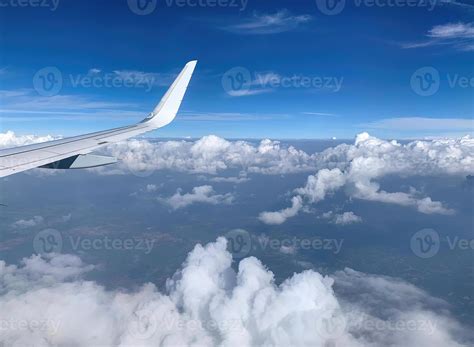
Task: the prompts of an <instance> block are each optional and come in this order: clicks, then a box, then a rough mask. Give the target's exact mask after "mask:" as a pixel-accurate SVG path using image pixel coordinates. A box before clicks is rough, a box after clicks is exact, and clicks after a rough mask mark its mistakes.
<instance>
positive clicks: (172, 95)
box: [0, 61, 197, 177]
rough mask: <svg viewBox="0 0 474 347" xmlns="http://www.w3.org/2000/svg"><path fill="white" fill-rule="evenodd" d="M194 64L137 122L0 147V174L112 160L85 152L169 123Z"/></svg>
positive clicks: (96, 164) (91, 165) (110, 162)
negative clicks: (2, 148)
mask: <svg viewBox="0 0 474 347" xmlns="http://www.w3.org/2000/svg"><path fill="white" fill-rule="evenodd" d="M196 64H197V61H190V62H189V63H187V64H186V66H185V67H184V69H183V70H182V71H181V73H180V74H179V76H178V77H177V78H176V80H175V81H174V82H173V84H172V85H171V87H170V88H169V89H168V91H167V92H166V94H165V95H164V96H163V98H162V99H161V101H160V103H159V104H158V105H157V106H156V107H155V109H154V110H153V112H151V113H150V115H149V116H148V117H147V118H145V119H144V120H143V121H141V122H140V123H138V124H134V125H130V126H125V127H121V128H115V129H111V130H105V131H99V132H95V133H91V134H86V135H80V136H74V137H69V138H65V139H61V140H55V141H49V142H44V143H39V144H34V145H28V146H22V147H16V148H10V149H4V150H0V177H5V176H9V175H13V174H15V173H18V172H22V171H26V170H30V169H33V168H37V167H45V168H53V169H79V168H88V167H95V166H102V165H107V164H112V163H115V162H116V161H117V160H116V159H115V158H109V157H104V156H98V155H92V154H89V153H90V152H92V151H94V150H96V149H97V148H99V147H102V146H105V145H107V144H109V143H112V142H118V141H122V140H125V139H128V138H130V137H134V136H137V135H140V134H143V133H146V132H148V131H152V130H155V129H158V128H162V127H164V126H165V125H168V124H169V123H171V122H172V121H173V119H174V118H175V117H176V114H177V113H178V110H179V107H180V105H181V101H182V100H183V98H184V94H185V92H186V89H187V88H188V85H189V82H190V80H191V77H192V74H193V72H194V69H195V67H196Z"/></svg>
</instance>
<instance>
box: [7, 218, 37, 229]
mask: <svg viewBox="0 0 474 347" xmlns="http://www.w3.org/2000/svg"><path fill="white" fill-rule="evenodd" d="M43 223H44V218H43V217H42V216H34V217H32V218H30V219H20V220H17V221H16V222H14V223H13V224H12V227H13V228H15V229H27V228H34V227H36V226H39V225H42V224H43Z"/></svg>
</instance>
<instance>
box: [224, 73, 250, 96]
mask: <svg viewBox="0 0 474 347" xmlns="http://www.w3.org/2000/svg"><path fill="white" fill-rule="evenodd" d="M251 83H252V76H251V75H250V71H249V70H247V69H246V68H244V67H234V68H232V69H230V70H228V71H227V72H226V73H225V74H224V75H223V76H222V87H223V88H224V90H225V91H226V93H227V94H229V95H232V96H241V95H246V94H247V93H248V92H249V89H250V85H251Z"/></svg>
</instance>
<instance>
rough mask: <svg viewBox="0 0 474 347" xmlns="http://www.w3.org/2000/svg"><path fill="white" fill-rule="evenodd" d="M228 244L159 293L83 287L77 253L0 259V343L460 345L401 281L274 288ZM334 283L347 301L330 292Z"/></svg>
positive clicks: (318, 281)
mask: <svg viewBox="0 0 474 347" xmlns="http://www.w3.org/2000/svg"><path fill="white" fill-rule="evenodd" d="M231 264H232V255H231V254H230V253H229V252H228V251H227V250H226V240H225V239H224V238H219V239H218V240H217V242H215V243H210V244H208V245H206V246H205V247H203V246H201V245H197V246H196V247H195V248H194V250H193V251H192V252H190V253H189V255H188V257H187V259H186V261H185V262H184V263H183V265H182V268H181V269H180V270H178V271H177V272H176V273H175V275H174V276H173V277H172V278H171V279H169V280H168V281H167V284H166V291H165V292H160V291H159V290H158V289H157V288H156V287H155V286H154V285H152V284H147V285H144V286H143V287H142V288H140V289H138V290H136V291H133V292H124V291H114V290H107V289H105V288H104V287H102V286H100V285H98V284H96V283H95V282H91V281H85V280H84V279H83V276H84V274H86V273H87V272H88V271H91V270H93V268H94V267H93V266H88V265H86V264H84V263H83V262H82V261H81V260H80V259H79V258H78V257H76V256H71V255H55V256H48V257H40V256H32V257H31V258H28V259H24V260H23V263H22V265H21V266H14V265H7V264H5V263H4V262H3V261H0V312H8V316H5V317H4V318H3V319H2V334H0V342H1V343H2V344H5V345H8V346H11V345H32V344H35V345H38V344H41V345H43V346H50V345H51V346H53V345H75V346H91V345H109V346H110V345H141V346H177V345H180V346H185V345H186V346H189V345H198V346H204V345H205V346H214V345H220V346H257V345H258V346H262V345H266V346H288V345H293V346H303V345H305V346H308V345H311V346H328V345H338V346H339V345H342V346H381V345H391V346H404V347H405V346H420V345H430V346H461V345H462V340H463V339H464V338H465V337H466V330H464V329H463V327H462V326H461V325H460V324H459V323H458V322H456V321H455V320H454V319H452V318H451V317H450V316H449V313H448V311H447V305H446V303H444V302H443V301H441V300H438V299H434V298H432V297H430V296H429V295H428V294H427V293H425V292H423V291H422V290H420V289H418V288H416V287H414V286H412V285H410V284H408V283H406V282H403V281H400V280H395V279H391V278H385V277H380V276H373V275H367V274H363V273H360V272H356V271H354V270H350V269H346V270H344V271H340V272H337V273H335V274H334V275H333V276H331V277H325V276H322V275H321V274H319V273H317V272H315V271H312V270H309V271H304V272H302V273H298V274H295V275H293V276H292V277H291V278H288V279H287V280H285V281H284V282H283V283H282V284H280V285H276V284H275V282H274V276H273V273H272V272H271V271H269V270H268V269H267V268H266V267H265V266H264V265H263V264H262V263H261V262H260V261H259V260H258V259H256V258H253V257H251V258H246V259H244V260H242V261H241V262H240V263H239V265H238V271H237V272H235V271H234V270H233V269H232V267H231ZM334 285H336V286H337V287H339V288H341V289H342V292H343V293H345V294H344V295H338V294H336V293H335V291H334Z"/></svg>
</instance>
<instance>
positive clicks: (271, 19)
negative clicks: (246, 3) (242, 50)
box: [222, 10, 313, 35]
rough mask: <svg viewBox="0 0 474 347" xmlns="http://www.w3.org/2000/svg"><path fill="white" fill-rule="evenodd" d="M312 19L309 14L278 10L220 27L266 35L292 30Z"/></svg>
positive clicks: (233, 31)
mask: <svg viewBox="0 0 474 347" xmlns="http://www.w3.org/2000/svg"><path fill="white" fill-rule="evenodd" d="M312 19H313V17H312V16H310V15H306V14H305V15H292V14H291V13H290V12H289V11H288V10H280V11H278V12H276V13H273V14H258V13H256V12H254V14H253V16H252V17H251V18H249V19H247V20H244V21H243V23H238V24H233V25H228V26H225V27H223V28H222V29H224V30H226V31H229V32H232V33H235V34H242V35H268V34H278V33H282V32H286V31H292V30H295V29H297V28H298V27H300V26H301V25H302V24H306V23H308V22H310V21H311V20H312Z"/></svg>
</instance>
